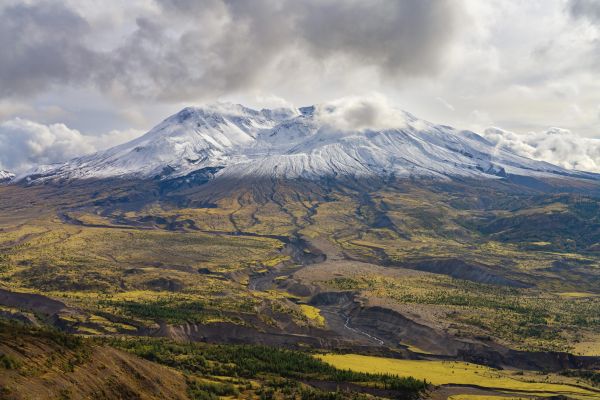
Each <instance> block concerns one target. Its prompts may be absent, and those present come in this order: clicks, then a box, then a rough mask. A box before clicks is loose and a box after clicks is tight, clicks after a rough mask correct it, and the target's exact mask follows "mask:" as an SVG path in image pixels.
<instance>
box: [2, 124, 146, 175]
mask: <svg viewBox="0 0 600 400" xmlns="http://www.w3.org/2000/svg"><path fill="white" fill-rule="evenodd" d="M139 135H140V132H139V131H135V130H129V131H112V132H109V133H107V134H104V135H100V136H87V135H83V134H81V133H80V132H79V131H77V130H75V129H70V128H69V127H67V126H66V125H64V124H51V125H44V124H39V123H37V122H33V121H29V120H26V119H20V118H15V119H12V120H8V121H5V122H2V123H0V169H6V170H9V171H11V172H15V173H20V172H23V171H25V170H27V169H29V168H31V167H33V166H36V165H40V164H52V163H57V162H62V161H66V160H68V159H71V158H73V157H77V156H80V155H83V154H87V153H92V152H94V151H97V150H101V149H104V148H108V147H111V146H114V145H117V144H119V143H123V142H125V141H127V140H130V139H132V138H134V137H136V136H139Z"/></svg>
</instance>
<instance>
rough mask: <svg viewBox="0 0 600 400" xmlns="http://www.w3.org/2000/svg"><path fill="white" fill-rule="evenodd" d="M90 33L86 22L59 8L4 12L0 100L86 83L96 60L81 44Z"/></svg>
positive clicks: (1, 14) (0, 31)
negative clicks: (50, 88) (49, 88)
mask: <svg viewBox="0 0 600 400" xmlns="http://www.w3.org/2000/svg"><path fill="white" fill-rule="evenodd" d="M88 28H89V27H88V25H87V23H86V21H85V20H84V19H83V18H81V17H80V16H78V15H77V14H75V13H73V12H72V11H70V10H69V9H67V8H65V7H63V6H61V5H60V4H54V5H50V4H39V5H34V6H29V5H15V6H11V7H6V8H4V9H0V58H1V62H0V96H3V97H4V96H14V95H17V96H23V95H28V94H30V93H34V92H39V91H42V90H44V89H46V88H47V87H48V86H49V85H51V84H65V83H75V84H76V83H80V82H82V81H84V80H86V77H87V76H88V74H89V68H88V66H89V65H90V63H92V66H93V62H94V58H95V54H94V53H93V52H91V51H89V50H87V49H86V48H85V47H84V46H83V44H82V43H80V38H81V37H82V36H83V35H85V33H86V32H87V30H88Z"/></svg>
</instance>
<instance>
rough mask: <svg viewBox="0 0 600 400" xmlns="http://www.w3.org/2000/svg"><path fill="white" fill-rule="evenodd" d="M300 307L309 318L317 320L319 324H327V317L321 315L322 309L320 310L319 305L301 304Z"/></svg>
mask: <svg viewBox="0 0 600 400" xmlns="http://www.w3.org/2000/svg"><path fill="white" fill-rule="evenodd" d="M300 309H301V310H302V313H303V314H304V315H305V316H306V317H307V318H308V319H310V320H313V321H315V322H316V323H317V324H318V325H321V326H323V325H325V318H323V316H322V315H321V310H319V309H318V308H317V307H313V306H310V305H308V304H301V305H300Z"/></svg>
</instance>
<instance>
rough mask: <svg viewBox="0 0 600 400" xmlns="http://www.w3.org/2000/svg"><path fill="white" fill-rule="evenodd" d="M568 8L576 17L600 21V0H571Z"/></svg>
mask: <svg viewBox="0 0 600 400" xmlns="http://www.w3.org/2000/svg"><path fill="white" fill-rule="evenodd" d="M568 9H569V11H570V13H571V15H572V16H573V17H575V18H583V19H587V20H589V21H590V22H597V23H600V1H598V0H569V3H568Z"/></svg>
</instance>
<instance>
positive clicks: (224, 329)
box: [0, 180, 600, 399]
mask: <svg viewBox="0 0 600 400" xmlns="http://www.w3.org/2000/svg"><path fill="white" fill-rule="evenodd" d="M217 183H218V182H217V181H215V182H213V183H209V184H207V185H200V186H195V187H189V186H186V185H183V186H182V187H176V188H175V189H171V190H169V191H167V192H163V193H160V192H153V191H152V184H149V183H144V182H142V183H138V184H134V183H126V184H125V185H123V186H122V187H118V185H115V184H114V183H110V187H111V189H110V190H109V191H106V192H104V193H102V194H101V195H100V196H92V197H90V196H89V191H90V190H91V187H96V186H95V185H91V186H87V185H83V184H82V185H81V186H79V187H75V188H74V190H73V191H72V192H70V193H69V195H68V197H65V195H62V196H57V193H64V192H65V191H64V190H63V189H62V188H61V187H60V185H44V186H32V187H21V186H18V185H10V186H4V187H0V191H1V192H2V198H3V199H6V201H5V202H3V204H2V207H3V212H2V217H1V221H0V224H1V229H2V230H1V233H0V247H1V248H2V259H1V263H0V268H1V274H0V279H1V282H2V284H1V285H2V287H1V289H2V293H0V303H1V304H2V315H3V316H4V317H5V318H9V319H11V320H14V321H21V322H24V323H26V324H29V325H32V324H33V326H39V325H42V326H45V325H50V326H53V327H55V328H56V329H60V330H62V331H66V332H69V333H70V334H74V335H81V336H85V337H89V338H91V339H93V338H98V339H100V338H110V337H116V338H118V337H122V338H130V339H129V340H132V341H133V342H132V343H136V341H137V340H142V338H144V337H151V338H157V339H156V340H167V341H175V343H185V342H188V341H191V342H200V343H202V342H207V343H214V344H219V343H220V344H229V345H236V344H239V343H245V344H250V345H261V346H263V345H266V346H276V347H284V348H288V349H295V350H296V351H298V350H300V351H303V352H305V351H310V352H312V351H317V352H322V351H325V352H334V353H336V354H339V353H342V354H344V353H347V354H356V353H358V354H364V355H370V356H378V357H394V358H396V359H409V360H420V362H423V363H429V362H431V363H438V362H450V361H451V360H453V361H454V362H470V363H474V364H479V365H483V366H485V367H481V368H491V370H490V371H496V370H495V369H494V368H503V369H507V371H515V373H517V372H519V371H531V372H527V374H533V375H531V376H535V374H537V373H539V374H542V375H540V376H544V377H545V376H546V375H545V374H547V373H549V372H552V373H553V374H554V375H552V376H553V377H557V376H559V375H556V374H559V373H562V372H563V371H568V370H572V369H577V370H580V369H584V370H593V369H595V368H598V366H599V362H600V354H599V353H597V350H596V349H597V348H598V345H597V343H600V335H599V333H598V332H599V330H598V324H599V323H600V320H598V317H597V316H598V315H600V313H599V312H598V311H600V296H599V294H600V293H599V292H598V285H597V283H596V282H597V279H598V276H600V272H599V271H600V269H599V266H600V264H599V260H600V257H599V255H598V253H597V251H596V247H595V246H596V243H595V242H594V240H595V239H594V238H597V236H596V234H597V232H598V229H599V223H598V221H597V219H595V217H593V216H594V215H596V214H595V212H594V211H593V210H595V209H597V207H598V205H599V204H600V202H599V201H598V200H597V199H596V197H595V195H594V194H593V193H590V194H588V195H581V194H572V195H571V194H552V193H547V194H541V193H539V192H537V193H536V192H531V193H525V194H523V195H518V196H517V195H515V194H514V193H511V192H510V190H511V187H510V186H509V187H502V186H494V185H482V186H480V187H476V188H471V189H469V188H468V187H467V186H464V185H463V184H460V183H456V184H455V185H456V186H455V187H454V188H452V189H451V190H450V189H449V188H448V187H444V188H443V191H440V187H439V186H438V185H439V183H436V182H431V183H429V184H425V185H415V184H413V183H411V182H406V181H402V180H398V181H389V180H388V181H385V182H381V183H377V182H368V183H366V182H365V183H361V184H356V183H350V182H348V183H344V184H343V185H329V186H322V185H314V186H313V189H314V190H313V191H311V192H305V191H303V190H300V189H299V187H303V186H305V185H306V183H305V182H299V183H297V184H294V183H290V182H283V181H280V182H276V181H275V182H269V184H268V185H267V184H265V185H262V184H260V185H255V186H247V187H245V186H244V185H235V186H233V185H231V184H229V183H227V184H226V185H218V184H217ZM107 185H108V183H107ZM142 191H144V192H146V193H156V194H152V195H150V196H146V197H145V198H144V199H142V200H140V198H139V197H138V195H137V193H141V192H142ZM453 191H456V196H454V195H453ZM307 193H309V194H307ZM459 193H460V195H459ZM465 193H466V195H465ZM182 196H185V199H186V203H185V204H182V203H181V198H182ZM515 207H516V209H515ZM509 211H510V213H508V212H509ZM590 213H591V214H590ZM590 215H591V216H592V218H590ZM507 217H508V218H509V219H508V220H507ZM514 218H517V219H518V220H517V221H515V222H508V221H511V219H514ZM547 220H553V221H556V222H554V227H555V229H554V230H551V231H549V230H548V229H544V228H543V226H545V225H539V226H540V228H537V229H536V228H535V226H536V225H535V224H536V223H538V222H536V221H547ZM495 221H502V230H501V231H498V233H495V231H493V230H492V229H498V228H491V227H492V226H494V224H499V223H500V222H495ZM573 224H576V225H573ZM571 226H577V230H578V234H577V235H573V234H571V233H569V229H572V228H571ZM566 239H568V240H566ZM36 296H39V297H36ZM49 299H52V300H49ZM158 338H163V339H158ZM167 343H169V342H167ZM111 345H114V344H111ZM119 346H120V345H119ZM127 346H128V345H126V346H125V347H127ZM143 356H144V355H143V354H142V357H143ZM154 361H155V360H154ZM167 365H169V364H167ZM417 365H419V364H415V367H414V368H420V367H417ZM431 365H437V364H431ZM336 366H339V367H341V368H346V366H345V365H343V364H336ZM427 368H429V367H427ZM402 371H403V372H402V375H404V374H407V375H409V376H415V377H419V379H422V377H423V375H422V374H419V373H417V372H416V370H414V371H411V372H410V373H409V372H407V371H404V370H402ZM536 371H538V372H536ZM358 372H364V371H358ZM381 372H384V371H381ZM389 373H394V372H393V371H391V370H390V371H389ZM494 374H495V373H494ZM470 376H471V377H473V375H470ZM493 376H496V375H493ZM527 376H529V375H527ZM560 376H562V375H560ZM465 379H467V378H465ZM490 379H491V378H490ZM498 379H500V378H498ZM544 379H547V378H544ZM552 379H553V380H554V379H555V378H552ZM560 380H561V382H562V381H565V382H566V384H574V383H573V382H574V381H573V378H567V377H562V378H560ZM427 381H428V382H432V383H433V385H435V387H437V389H434V390H433V392H431V396H438V395H440V396H442V395H443V396H446V397H448V396H455V395H460V394H461V393H463V394H469V393H470V394H471V395H473V393H475V394H478V395H484V394H488V395H505V396H506V395H509V394H511V393H513V394H514V393H519V395H524V396H534V394H532V393H530V392H528V391H527V390H522V387H520V386H519V385H516V386H515V387H511V388H507V387H504V386H502V385H500V383H499V385H492V384H489V385H488V384H486V385H481V382H480V379H474V378H468V379H467V381H458V380H452V379H450V380H448V381H443V382H442V381H434V380H433V378H429V379H427ZM499 382H500V381H499ZM311 385H312V387H314V388H315V390H320V389H318V388H319V387H321V388H323V387H327V385H325V386H323V385H324V384H321V383H319V384H309V386H311ZM457 385H458V386H457ZM548 388H549V389H547V391H544V390H541V389H536V390H537V392H536V394H535V396H537V395H539V394H544V395H545V394H548V395H550V394H552V393H555V394H564V393H563V392H561V391H560V390H554V389H556V388H554V387H553V386H548ZM552 388H554V389H552ZM508 389H510V390H508ZM353 390H354V391H356V390H358V391H359V392H364V391H365V390H364V389H361V388H354V389H353ZM570 390H571V389H570ZM588 390H589V391H591V392H589V393H592V394H588V395H585V393H588V392H586V391H588ZM582 391H583V392H585V393H584V394H583V395H582V394H581V393H578V391H577V390H575V391H573V392H572V393H571V392H569V396H571V395H573V396H575V397H574V398H582V399H584V398H594V396H595V394H594V389H593V387H592V386H586V387H585V388H584V389H582ZM580 395H581V396H580ZM577 396H580V397H577ZM585 396H588V397H585ZM590 396H591V397H590ZM384 397H385V396H384ZM440 398H442V397H440Z"/></svg>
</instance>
